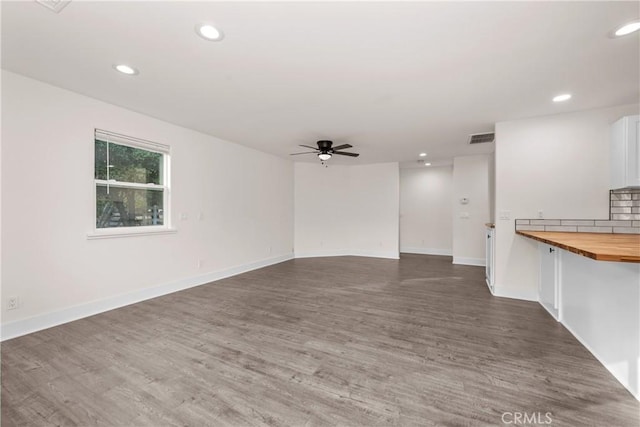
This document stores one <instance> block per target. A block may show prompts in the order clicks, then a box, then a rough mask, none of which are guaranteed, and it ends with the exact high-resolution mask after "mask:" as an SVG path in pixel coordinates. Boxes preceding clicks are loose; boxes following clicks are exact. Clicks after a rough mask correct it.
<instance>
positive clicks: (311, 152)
mask: <svg viewBox="0 0 640 427" xmlns="http://www.w3.org/2000/svg"><path fill="white" fill-rule="evenodd" d="M300 154H316V152H315V151H305V152H304V153H291V154H289V155H290V156H297V155H300Z"/></svg>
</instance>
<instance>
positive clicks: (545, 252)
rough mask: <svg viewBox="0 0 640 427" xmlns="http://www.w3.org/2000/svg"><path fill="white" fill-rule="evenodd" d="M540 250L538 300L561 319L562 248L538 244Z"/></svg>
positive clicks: (554, 316) (556, 317) (554, 315)
mask: <svg viewBox="0 0 640 427" xmlns="http://www.w3.org/2000/svg"><path fill="white" fill-rule="evenodd" d="M538 247H539V250H540V284H539V289H538V295H539V296H538V301H540V304H542V306H543V307H544V308H545V309H546V310H547V311H548V312H549V313H551V315H552V316H553V318H554V319H556V320H560V310H559V307H560V267H561V266H560V249H558V248H556V247H554V246H550V245H547V244H545V243H539V244H538Z"/></svg>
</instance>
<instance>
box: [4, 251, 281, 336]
mask: <svg viewBox="0 0 640 427" xmlns="http://www.w3.org/2000/svg"><path fill="white" fill-rule="evenodd" d="M290 259H293V254H286V255H280V256H276V257H272V258H267V259H263V260H260V261H256V262H252V263H249V264H244V265H240V266H237V267H232V268H228V269H225V270H221V271H214V272H211V273H207V274H204V275H201V276H195V277H189V278H186V279H181V280H177V281H174V282H170V283H165V284H162V285H159V286H154V287H151V288H145V289H140V290H137V291H134V292H129V293H126V294H122V295H117V296H114V297H110V298H106V299H102V300H98V301H91V302H88V303H85V304H80V305H76V306H73V307H69V308H65V309H62V310H58V311H54V312H50V313H45V314H41V315H38V316H34V317H29V318H27V319H20V320H16V321H13V322H9V323H5V324H3V325H2V326H1V330H0V341H5V340H8V339H11V338H16V337H19V336H22V335H26V334H30V333H32V332H36V331H40V330H43V329H47V328H51V327H53V326H57V325H61V324H63V323H68V322H72V321H74V320H78V319H82V318H84V317H88V316H93V315H94V314H99V313H103V312H105V311H109V310H113V309H116V308H120V307H124V306H127V305H130V304H135V303H137V302H141V301H145V300H148V299H151V298H156V297H159V296H162V295H167V294H170V293H173V292H177V291H182V290H184V289H189V288H193V287H195V286H200V285H204V284H206V283H210V282H215V281H216V280H220V279H225V278H227V277H231V276H235V275H237V274H241V273H246V272H248V271H251V270H256V269H258V268H262V267H267V266H270V265H274V264H279V263H281V262H284V261H288V260H290Z"/></svg>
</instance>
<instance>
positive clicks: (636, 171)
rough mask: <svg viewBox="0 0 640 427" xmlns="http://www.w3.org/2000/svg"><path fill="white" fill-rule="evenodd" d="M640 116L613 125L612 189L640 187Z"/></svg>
mask: <svg viewBox="0 0 640 427" xmlns="http://www.w3.org/2000/svg"><path fill="white" fill-rule="evenodd" d="M638 134H640V116H626V117H623V118H621V119H620V120H618V121H617V122H615V123H614V124H613V125H611V189H612V190H617V189H619V188H627V187H640V141H639V140H638Z"/></svg>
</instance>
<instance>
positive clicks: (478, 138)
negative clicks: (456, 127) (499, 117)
mask: <svg viewBox="0 0 640 427" xmlns="http://www.w3.org/2000/svg"><path fill="white" fill-rule="evenodd" d="M495 140H496V134H495V133H493V132H490V133H472V134H471V135H469V144H484V143H486V142H493V141H495Z"/></svg>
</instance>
